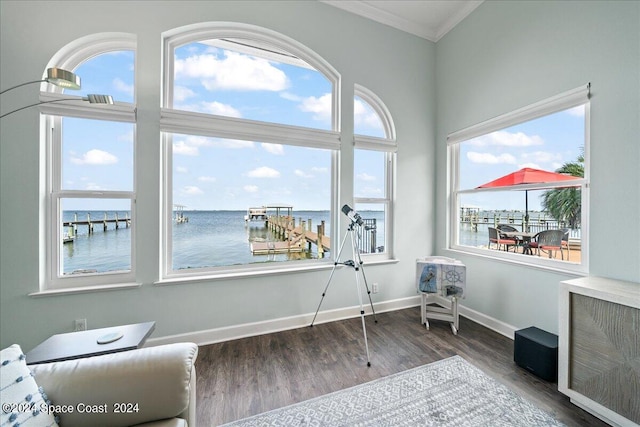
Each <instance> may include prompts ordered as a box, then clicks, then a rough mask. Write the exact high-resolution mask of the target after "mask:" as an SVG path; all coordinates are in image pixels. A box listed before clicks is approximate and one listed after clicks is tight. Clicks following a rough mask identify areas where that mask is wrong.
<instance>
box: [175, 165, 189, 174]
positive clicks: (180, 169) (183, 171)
mask: <svg viewBox="0 0 640 427" xmlns="http://www.w3.org/2000/svg"><path fill="white" fill-rule="evenodd" d="M175 171H176V172H178V173H187V172H189V169H187V168H185V167H184V166H176V167H175Z"/></svg>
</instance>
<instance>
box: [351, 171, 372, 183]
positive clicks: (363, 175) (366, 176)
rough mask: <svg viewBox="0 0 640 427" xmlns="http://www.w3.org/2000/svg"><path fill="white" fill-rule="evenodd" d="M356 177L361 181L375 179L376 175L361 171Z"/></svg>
mask: <svg viewBox="0 0 640 427" xmlns="http://www.w3.org/2000/svg"><path fill="white" fill-rule="evenodd" d="M356 178H357V179H359V180H360V181H375V180H376V177H375V176H373V175H369V174H367V173H364V172H363V173H359V174H358V175H356Z"/></svg>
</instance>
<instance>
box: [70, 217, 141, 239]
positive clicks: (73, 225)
mask: <svg viewBox="0 0 640 427" xmlns="http://www.w3.org/2000/svg"><path fill="white" fill-rule="evenodd" d="M120 223H122V224H123V225H124V226H125V227H126V228H129V227H131V218H129V215H128V214H126V215H125V217H124V218H120V217H118V213H117V212H116V213H115V214H114V217H113V218H108V217H107V213H106V212H105V213H104V217H103V218H102V219H93V218H91V214H90V213H87V219H85V220H79V219H78V214H77V213H76V214H74V215H73V221H64V222H63V223H62V227H63V228H67V229H68V230H69V231H68V233H66V236H65V240H67V239H68V241H72V240H73V238H75V236H76V235H77V234H78V226H87V232H88V234H93V232H94V227H95V226H96V225H97V226H100V225H102V230H103V231H107V230H108V227H109V224H114V225H115V229H116V230H117V229H119V228H120Z"/></svg>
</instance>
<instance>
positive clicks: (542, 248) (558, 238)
mask: <svg viewBox="0 0 640 427" xmlns="http://www.w3.org/2000/svg"><path fill="white" fill-rule="evenodd" d="M564 234H565V233H564V231H562V230H544V231H541V232H539V233H538V234H536V235H535V236H533V238H532V239H531V242H529V244H528V247H529V248H530V249H535V250H536V252H537V253H538V256H540V252H545V253H547V254H549V258H553V257H555V254H554V252H557V251H560V257H561V258H562V260H564V254H563V252H562V238H563V236H564Z"/></svg>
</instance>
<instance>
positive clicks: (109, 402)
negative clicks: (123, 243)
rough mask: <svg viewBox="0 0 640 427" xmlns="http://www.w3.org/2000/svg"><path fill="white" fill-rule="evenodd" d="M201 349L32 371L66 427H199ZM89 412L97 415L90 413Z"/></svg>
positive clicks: (168, 348)
mask: <svg viewBox="0 0 640 427" xmlns="http://www.w3.org/2000/svg"><path fill="white" fill-rule="evenodd" d="M197 356H198V346H197V345H195V344H193V343H178V344H168V345H162V346H157V347H148V348H142V349H138V350H131V351H126V352H121V353H114V354H108V355H104V356H96V357H89V358H84V359H77V360H69V361H64V362H56V363H45V364H41V365H30V366H29V369H31V371H32V372H33V375H34V377H35V380H36V381H37V384H38V385H39V386H41V387H42V388H43V389H44V391H45V393H46V394H47V396H48V398H49V400H50V401H51V405H54V407H59V408H60V409H62V408H73V412H72V413H62V411H59V412H58V416H59V424H60V426H62V427H74V426H78V427H86V426H113V427H120V426H122V427H124V426H133V425H143V426H145V427H151V426H153V427H187V426H189V427H195V425H196V372H195V361H196V358H197ZM88 411H94V413H90V412H88Z"/></svg>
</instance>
